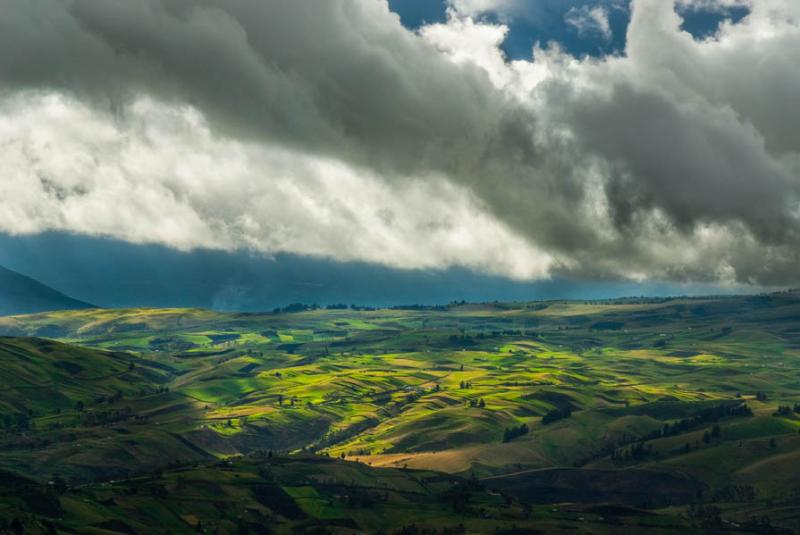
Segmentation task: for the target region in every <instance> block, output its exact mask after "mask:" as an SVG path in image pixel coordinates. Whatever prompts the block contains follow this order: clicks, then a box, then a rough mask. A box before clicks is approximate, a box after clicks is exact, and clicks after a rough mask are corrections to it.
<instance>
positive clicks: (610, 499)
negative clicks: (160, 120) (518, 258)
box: [0, 292, 800, 533]
mask: <svg viewBox="0 0 800 535" xmlns="http://www.w3.org/2000/svg"><path fill="white" fill-rule="evenodd" d="M302 308H303V307H295V308H294V309H293V310H297V309H302ZM306 308H308V307H306ZM0 333H2V334H4V335H6V338H2V339H0V358H2V362H3V366H2V369H0V424H2V427H3V434H2V438H0V469H2V470H4V472H3V474H4V475H3V477H0V480H2V481H0V494H4V495H5V496H7V498H0V504H4V505H2V506H0V519H4V521H5V522H6V525H7V526H9V529H11V528H10V527H11V524H12V523H13V521H14V520H16V521H17V522H19V523H21V524H22V525H23V526H24V527H26V529H29V530H37V529H38V530H43V531H44V532H47V530H49V529H50V528H52V529H57V530H58V529H63V530H70V531H83V532H87V533H88V532H95V533H97V532H101V531H102V530H105V531H104V532H109V531H110V532H126V533H130V532H141V533H144V532H147V529H146V528H147V526H152V525H154V524H156V523H157V524H158V525H160V526H163V527H164V528H163V529H164V530H165V531H167V532H179V531H182V530H186V531H189V530H205V531H208V532H214V531H215V530H216V532H219V533H239V532H247V531H248V530H250V531H253V532H258V529H260V528H257V527H256V526H259V525H268V524H269V525H272V526H273V529H274V530H275V531H278V532H283V531H286V532H291V531H292V530H295V531H297V530H301V531H302V530H308V529H312V528H313V529H329V530H333V531H336V532H344V533H349V532H356V531H359V530H365V531H377V530H379V529H383V530H388V531H391V530H400V529H402V528H403V527H404V526H405V527H407V528H408V529H411V528H410V527H409V524H411V523H414V524H415V525H416V527H417V528H420V529H421V528H424V527H426V526H427V527H430V528H435V529H438V530H440V531H441V530H445V529H454V530H460V529H461V526H462V525H463V526H464V530H466V531H472V532H478V533H483V532H494V530H495V529H500V530H502V529H507V530H511V529H512V528H513V527H514V526H516V527H517V528H518V529H522V528H523V527H525V528H526V529H539V530H542V531H546V532H554V531H562V530H563V531H575V530H578V531H580V532H592V533H602V532H609V533H619V532H621V531H624V530H629V531H631V532H642V530H645V529H646V530H648V531H653V532H658V531H659V530H663V531H665V532H666V531H669V530H673V529H677V528H678V527H680V528H681V529H691V528H696V529H698V530H731V531H736V530H739V531H747V530H750V529H762V528H763V529H766V528H765V526H767V525H768V524H769V525H770V526H772V528H771V529H778V530H780V529H783V530H789V531H791V530H800V464H799V461H800V413H799V412H798V411H800V358H798V357H800V294H798V293H795V292H785V293H780V294H772V295H764V296H750V297H727V298H705V299H660V300H639V299H628V300H616V301H609V302H591V303H582V302H539V303H515V304H499V303H491V304H482V305H470V304H453V305H451V306H447V307H435V308H423V307H408V308H404V309H381V310H354V309H341V308H335V309H326V310H322V309H307V310H301V311H298V312H277V313H266V314H222V313H216V312H211V311H204V310H189V309H167V310H160V309H159V310H150V309H137V310H81V311H72V312H53V313H45V314H36V315H30V316H17V317H5V318H0ZM796 404H797V407H796ZM112 481H113V482H112ZM53 482H57V483H58V484H57V485H56V484H55V483H54V484H50V483H53ZM54 486H57V487H59V488H60V490H59V491H58V492H55V491H54V490H53V487H54ZM406 487H408V489H410V488H411V487H413V488H414V489H415V490H408V489H407V488H406ZM3 489H6V491H3ZM15 489H16V490H15ZM19 489H23V490H19ZM259 489H261V490H259ZM264 489H266V490H264ZM262 490H263V491H264V492H262ZM409 493H410V494H409ZM24 495H30V496H34V497H38V498H31V499H30V500H28V501H26V500H25V499H19V496H24ZM14 496H17V497H16V498H13V497H14ZM42 496H49V498H47V500H45V501H46V502H47V503H49V504H50V506H49V507H50V509H47V508H45V510H42V509H41V508H38V509H37V507H38V506H33V505H31V504H33V503H34V502H37V503H38V502H42V499H43V498H42ZM420 504H424V505H425V506H424V507H422V506H421V505H420ZM556 504H557V505H556ZM565 504H569V505H565ZM643 508H644V509H643ZM413 511H419V512H418V513H417V514H414V513H413ZM423 512H424V514H423ZM379 519H383V520H379ZM737 526H738V527H737ZM98 530H101V531H98ZM637 530H638V531H637ZM407 532H408V531H407ZM412 532H413V531H412Z"/></svg>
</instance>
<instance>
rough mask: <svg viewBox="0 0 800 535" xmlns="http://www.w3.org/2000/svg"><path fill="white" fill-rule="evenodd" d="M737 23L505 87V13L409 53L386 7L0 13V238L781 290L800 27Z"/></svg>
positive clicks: (787, 16)
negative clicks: (116, 241)
mask: <svg viewBox="0 0 800 535" xmlns="http://www.w3.org/2000/svg"><path fill="white" fill-rule="evenodd" d="M751 1H752V3H751V4H748V6H749V8H750V14H749V16H747V17H746V18H745V19H743V20H742V21H740V22H739V23H737V24H731V23H723V24H722V25H721V26H720V28H719V30H718V32H717V33H716V34H715V35H714V36H713V37H712V38H709V39H707V40H704V41H697V40H695V39H693V38H692V36H691V35H689V34H687V33H685V32H683V31H682V30H681V19H680V17H679V16H678V15H677V13H676V9H677V7H678V3H680V5H681V6H685V5H686V4H688V3H691V2H697V0H676V1H675V2H673V1H667V0H634V1H633V3H632V20H631V24H630V27H629V29H628V39H627V43H628V44H627V49H626V52H625V54H624V55H621V56H619V57H606V58H602V59H591V58H585V59H578V58H573V57H571V56H568V55H566V54H564V53H562V52H561V51H560V50H559V49H558V48H557V47H549V48H545V49H542V48H537V49H536V50H535V51H532V54H533V56H532V58H531V60H530V61H514V62H509V61H507V60H506V59H505V58H504V57H503V55H502V52H501V51H500V48H499V47H500V45H501V44H502V41H503V39H504V37H505V32H506V30H505V28H504V27H503V26H501V25H496V24H491V23H488V22H485V21H482V20H480V19H475V18H474V17H475V16H476V15H477V14H478V13H480V12H481V11H482V10H486V9H491V8H492V6H494V8H498V9H499V8H503V9H511V8H512V7H513V4H514V3H513V2H511V1H509V2H504V3H501V4H502V5H501V4H498V3H497V2H474V1H470V2H454V3H453V4H452V9H451V11H450V17H449V20H448V22H447V23H445V24H438V25H432V26H427V27H423V28H422V29H420V31H419V32H418V33H412V32H409V31H408V30H406V29H405V28H403V27H402V25H401V24H400V22H399V19H398V17H397V16H396V15H394V14H393V13H391V12H390V11H389V9H388V7H387V5H386V3H385V2H383V1H379V0H342V1H339V2H328V1H322V0H320V1H314V2H283V1H278V0H275V1H256V0H226V1H222V0H193V1H191V2H190V1H188V0H142V1H141V2H128V1H123V0H108V1H106V2H94V1H90V0H71V1H69V2H63V1H60V0H0V162H2V163H3V168H4V176H3V178H2V180H0V231H4V232H10V233H33V232H40V231H43V230H52V229H59V230H67V231H71V232H77V233H86V234H93V235H105V236H113V237H118V238H120V239H124V240H128V241H133V242H136V243H145V242H152V243H161V244H166V245H170V246H173V247H176V248H181V249H187V248H193V247H211V248H222V249H235V248H249V249H253V250H256V251H259V252H262V253H266V254H270V253H277V252H292V253H299V254H311V255H318V256H326V257H331V258H336V259H342V260H364V261H368V262H375V263H380V264H384V265H389V266H396V267H402V268H440V267H447V266H465V267H469V268H472V269H475V270H479V271H486V272H491V273H495V274H504V275H507V276H511V277H515V278H522V279H525V278H541V277H547V276H550V275H553V274H558V275H578V276H582V277H591V278H613V277H623V278H631V279H636V280H642V279H663V280H698V281H726V282H734V281H735V282H745V283H751V284H775V285H784V284H795V283H797V282H798V279H800V276H798V275H797V269H796V268H795V266H796V264H797V262H798V260H800V258H799V257H800V238H798V231H799V230H800V195H799V192H798V187H800V138H798V136H797V132H798V131H800V102H798V98H800V68H798V66H800V7H798V6H797V4H796V2H793V0H757V1H756V0H751ZM706 3H707V2H706ZM715 3H716V4H718V5H722V4H730V1H728V0H725V1H724V2H722V1H719V2H715ZM737 3H738V4H741V3H743V2H737ZM498 6H499V7H498ZM597 9H600V7H598V8H597ZM581 13H582V12H580V13H579V12H577V11H576V12H575V14H574V15H575V16H576V17H577V16H578V15H580V14H581ZM592 13H593V11H592V10H591V9H587V10H586V12H585V13H583V14H585V15H586V16H587V17H588V18H586V19H585V20H584V19H581V21H583V22H587V21H592V20H594V21H595V22H598V21H599V19H598V18H597V17H593V16H592ZM597 13H600V12H599V11H598V12H597ZM575 20H576V21H578V19H577V18H576V19H575ZM600 22H601V21H600ZM598 23H599V22H598ZM576 24H577V22H576ZM34 28H35V30H34ZM587 31H588V30H587ZM599 31H600V32H601V33H602V31H603V29H602V24H600V29H599Z"/></svg>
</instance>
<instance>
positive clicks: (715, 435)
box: [711, 425, 722, 438]
mask: <svg viewBox="0 0 800 535" xmlns="http://www.w3.org/2000/svg"><path fill="white" fill-rule="evenodd" d="M721 436H722V430H721V429H720V428H719V426H718V425H715V426H714V427H712V428H711V438H720V437H721Z"/></svg>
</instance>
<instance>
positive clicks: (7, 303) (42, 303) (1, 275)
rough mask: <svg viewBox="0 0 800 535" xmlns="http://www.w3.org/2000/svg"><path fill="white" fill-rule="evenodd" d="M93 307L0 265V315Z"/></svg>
mask: <svg viewBox="0 0 800 535" xmlns="http://www.w3.org/2000/svg"><path fill="white" fill-rule="evenodd" d="M85 308H95V307H94V305H90V304H89V303H84V302H83V301H78V300H77V299H73V298H72V297H69V296H66V295H64V294H62V293H61V292H59V291H58V290H54V289H53V288H50V287H49V286H47V285H45V284H42V283H41V282H38V281H36V280H34V279H32V278H30V277H26V276H25V275H22V274H20V273H17V272H16V271H11V270H10V269H6V268H4V267H2V266H0V315H2V316H7V315H11V314H32V313H34V312H46V311H49V310H77V309H85Z"/></svg>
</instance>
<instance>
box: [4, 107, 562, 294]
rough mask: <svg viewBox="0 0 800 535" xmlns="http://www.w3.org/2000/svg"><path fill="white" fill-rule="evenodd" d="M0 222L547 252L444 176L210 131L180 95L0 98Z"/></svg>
mask: <svg viewBox="0 0 800 535" xmlns="http://www.w3.org/2000/svg"><path fill="white" fill-rule="evenodd" d="M0 161H2V162H3V167H4V179H3V180H2V181H0V231H3V232H7V233H33V232H39V231H43V230H64V231H69V232H77V233H86V234H94V235H104V236H113V237H116V238H121V239H124V240H128V241H131V242H134V243H159V244H164V245H168V246H171V247H175V248H179V249H191V248H196V247H207V248H216V249H228V250H231V249H236V248H248V249H251V250H255V251H260V252H263V253H265V254H272V253H278V252H289V253H298V254H307V255H319V256H324V257H330V258H335V259H338V260H357V261H367V262H373V263H377V264H383V265H388V266H393V267H400V268H409V269H414V268H434V269H435V268H440V267H443V266H449V265H454V264H457V265H462V266H466V267H470V268H473V269H475V270H479V271H484V272H489V273H494V274H499V275H504V276H510V277H514V278H520V279H526V278H538V277H542V276H546V275H547V273H548V271H549V269H550V267H551V265H552V263H553V258H552V257H551V256H550V255H547V254H545V253H543V252H541V251H538V250H537V249H536V248H535V247H533V246H531V245H530V244H529V243H528V242H526V241H525V240H524V239H522V238H521V237H520V236H518V235H516V234H515V233H513V232H512V231H510V230H509V229H508V228H507V227H506V226H505V225H503V224H502V223H500V222H499V221H498V220H496V219H495V218H492V217H490V216H489V215H487V213H486V211H485V210H484V209H483V207H482V206H481V203H480V201H478V200H477V199H476V198H474V197H473V196H472V195H470V194H469V192H468V191H467V190H465V189H463V188H461V187H459V186H456V185H454V184H452V183H450V182H448V181H446V180H444V179H443V178H442V177H438V176H433V175H431V176H425V177H418V178H408V179H405V180H403V181H401V182H394V183H387V182H385V181H383V180H377V179H376V178H375V177H374V176H373V174H372V172H371V171H368V170H365V169H358V168H355V167H353V166H351V165H347V164H345V163H343V162H340V161H336V160H334V159H331V158H325V157H316V156H311V155H306V154H302V153H298V152H296V151H291V150H285V149H279V148H275V147H264V146H261V145H259V144H256V143H243V142H239V141H235V140H232V139H225V138H220V137H217V136H215V135H214V134H213V133H212V132H211V131H210V130H209V127H208V124H207V123H206V121H205V119H204V118H203V116H202V115H201V114H200V113H199V112H198V111H197V110H195V109H192V108H190V107H188V106H179V107H175V106H170V105H166V104H162V103H158V102H156V101H153V100H151V99H148V98H142V99H139V100H136V101H135V102H134V103H133V104H132V105H131V106H130V107H129V108H128V109H125V110H121V113H120V114H118V115H117V117H116V118H114V117H111V116H109V115H107V114H102V113H99V112H97V111H95V110H93V109H91V108H89V107H87V106H85V105H83V104H81V103H80V102H78V101H75V100H74V99H70V98H67V97H63V96H59V95H57V94H52V93H49V94H48V93H43V94H42V93H38V94H22V95H17V96H15V97H12V98H5V99H2V100H0Z"/></svg>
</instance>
